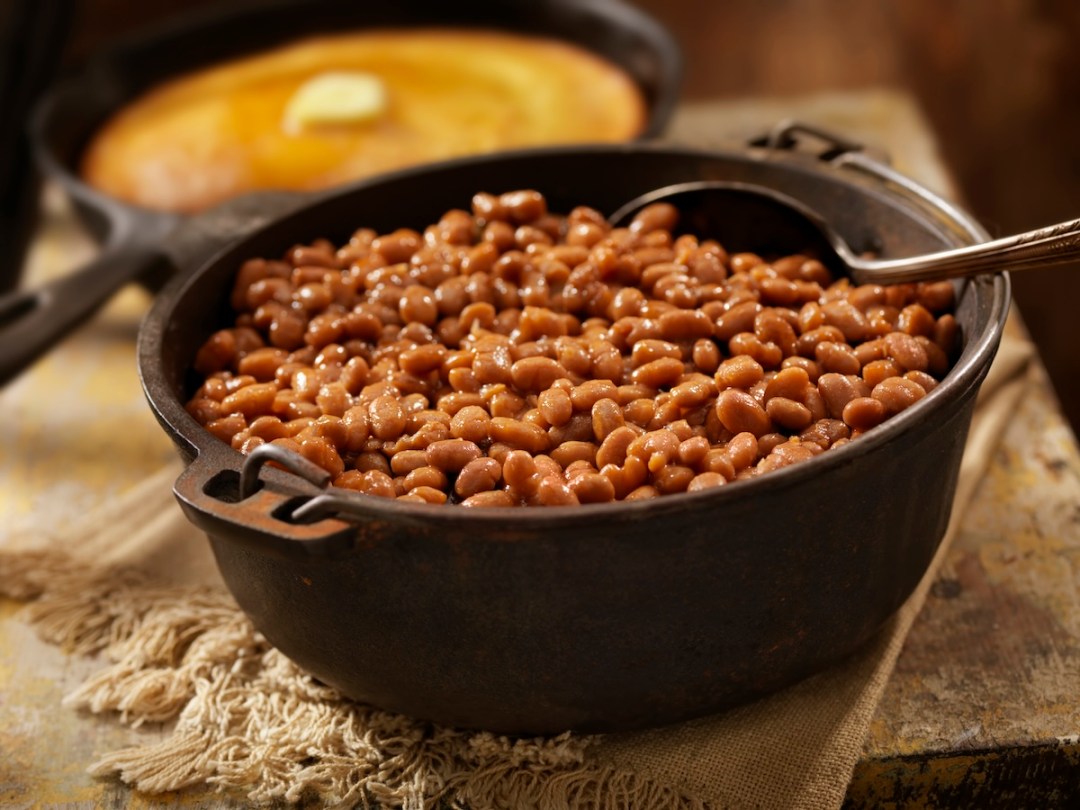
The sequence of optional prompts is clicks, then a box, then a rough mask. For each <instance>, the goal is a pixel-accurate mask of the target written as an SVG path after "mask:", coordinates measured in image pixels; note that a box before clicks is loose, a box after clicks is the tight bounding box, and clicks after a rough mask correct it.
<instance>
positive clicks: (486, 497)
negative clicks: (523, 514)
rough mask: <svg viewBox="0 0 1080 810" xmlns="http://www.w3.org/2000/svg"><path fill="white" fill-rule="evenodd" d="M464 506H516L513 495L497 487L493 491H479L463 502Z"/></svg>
mask: <svg viewBox="0 0 1080 810" xmlns="http://www.w3.org/2000/svg"><path fill="white" fill-rule="evenodd" d="M461 505H462V506H471V507H476V508H486V507H492V506H494V507H500V506H514V505H515V504H514V498H513V496H512V495H511V494H510V493H509V492H506V491H504V490H501V489H497V490H494V491H493V492H477V493H476V494H475V495H470V496H469V497H468V498H466V499H465V500H463V501H462V502H461Z"/></svg>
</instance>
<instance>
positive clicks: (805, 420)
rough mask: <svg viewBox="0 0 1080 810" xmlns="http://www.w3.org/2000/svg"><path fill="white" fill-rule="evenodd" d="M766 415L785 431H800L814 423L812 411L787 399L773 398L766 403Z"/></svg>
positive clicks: (799, 403)
mask: <svg viewBox="0 0 1080 810" xmlns="http://www.w3.org/2000/svg"><path fill="white" fill-rule="evenodd" d="M765 413H766V414H768V416H769V419H771V420H772V421H773V423H774V424H776V425H779V426H780V427H782V428H783V429H784V430H790V431H799V430H803V429H804V428H806V427H808V426H809V425H810V423H811V422H812V421H813V418H814V417H813V415H812V414H811V413H810V409H809V408H807V407H806V406H805V405H803V404H802V403H801V402H796V401H795V400H793V399H788V398H787V397H773V398H772V399H770V400H768V401H767V402H766V403H765Z"/></svg>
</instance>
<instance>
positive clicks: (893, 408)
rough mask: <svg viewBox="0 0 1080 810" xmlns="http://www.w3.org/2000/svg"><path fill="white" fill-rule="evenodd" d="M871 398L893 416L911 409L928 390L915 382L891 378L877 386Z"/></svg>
mask: <svg viewBox="0 0 1080 810" xmlns="http://www.w3.org/2000/svg"><path fill="white" fill-rule="evenodd" d="M870 396H872V397H873V398H874V399H876V400H877V401H878V402H880V403H881V404H882V405H884V406H885V410H886V411H887V412H888V413H889V414H890V415H891V414H895V413H899V412H900V411H902V410H905V409H906V408H910V407H911V406H912V405H914V404H915V403H916V402H918V401H919V400H920V399H922V398H923V397H924V396H926V389H924V388H923V387H922V386H921V385H919V384H918V383H917V382H914V381H913V380H908V379H905V378H904V377H891V378H889V379H887V380H882V381H881V382H879V383H878V384H877V385H875V386H874V390H873V391H871V392H870ZM853 427H854V425H853Z"/></svg>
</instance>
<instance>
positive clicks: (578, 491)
mask: <svg viewBox="0 0 1080 810" xmlns="http://www.w3.org/2000/svg"><path fill="white" fill-rule="evenodd" d="M567 486H569V488H570V490H571V491H572V492H573V493H574V495H575V496H576V497H577V499H578V502H579V503H607V502H608V501H613V500H615V487H614V486H613V485H612V483H611V480H610V479H609V478H607V477H605V476H603V475H601V474H600V473H598V472H585V473H582V474H581V475H577V476H575V477H574V478H573V479H572V480H570V481H568V482H567Z"/></svg>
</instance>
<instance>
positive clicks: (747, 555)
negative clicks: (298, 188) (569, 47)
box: [140, 145, 1008, 733]
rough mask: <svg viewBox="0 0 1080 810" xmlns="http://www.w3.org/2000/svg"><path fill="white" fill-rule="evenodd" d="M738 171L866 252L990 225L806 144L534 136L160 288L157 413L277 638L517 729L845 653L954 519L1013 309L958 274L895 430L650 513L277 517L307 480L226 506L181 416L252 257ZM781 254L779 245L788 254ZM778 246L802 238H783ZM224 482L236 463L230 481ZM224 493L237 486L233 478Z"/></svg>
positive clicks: (365, 196) (590, 717) (358, 199)
mask: <svg viewBox="0 0 1080 810" xmlns="http://www.w3.org/2000/svg"><path fill="white" fill-rule="evenodd" d="M692 179H731V180H743V181H749V182H759V183H762V184H764V185H768V186H772V187H774V188H778V189H780V190H781V191H785V192H786V193H789V194H791V195H792V196H795V197H796V198H798V199H802V200H803V201H805V202H807V203H808V204H810V205H811V206H812V207H815V208H817V209H818V210H820V211H821V212H822V213H823V214H824V215H825V216H826V218H828V219H830V220H832V221H833V222H834V223H835V224H836V225H837V226H838V229H839V230H840V232H841V233H842V234H844V235H845V236H846V237H847V239H848V240H849V241H850V242H851V243H852V244H853V245H854V246H855V247H856V248H857V249H859V248H862V247H867V246H871V245H873V246H875V247H876V248H877V249H879V250H880V251H881V252H882V253H884V254H885V255H902V254H904V253H914V252H916V251H920V250H929V249H932V248H934V247H937V246H943V245H952V244H957V243H960V242H963V241H974V240H977V239H979V238H981V236H982V235H981V232H980V231H979V230H978V227H977V226H976V225H974V223H972V222H971V221H970V220H967V219H965V218H964V217H963V216H962V215H960V214H958V213H956V212H955V211H952V210H951V209H949V208H948V206H946V205H944V204H939V205H936V206H935V205H931V206H929V207H928V206H927V205H926V201H925V200H922V201H917V200H915V199H914V198H912V197H911V196H910V195H908V194H906V193H903V194H902V193H898V192H897V191H896V190H895V189H887V188H886V187H885V185H884V184H883V183H882V182H881V180H880V178H875V177H871V176H868V175H866V174H865V173H864V172H861V171H856V170H853V169H852V168H844V167H842V166H838V165H832V164H826V163H822V162H820V161H817V160H814V159H810V158H806V157H805V156H802V155H792V154H780V153H776V152H773V151H760V150H743V151H733V152H712V153H710V152H700V151H695V150H687V149H677V148H665V147H655V146H644V145H637V146H626V147H596V148H588V149H576V150H573V149H571V150H540V151H533V152H529V153H520V154H511V155H501V156H499V155H496V156H491V157H488V158H479V159H470V160H465V161H455V162H453V163H450V164H444V165H441V166H436V167H428V168H427V169H423V170H416V171H411V172H403V173H399V174H396V175H392V176H388V177H385V178H381V179H376V180H373V181H370V182H367V183H363V184H360V185H358V186H355V187H353V188H352V189H350V190H345V191H342V192H337V193H335V194H332V195H329V196H327V197H326V198H324V199H323V200H321V201H320V202H317V203H315V204H313V205H311V206H309V207H307V208H305V209H303V210H301V211H299V212H297V213H294V214H291V215H289V216H286V217H285V218H283V219H281V220H278V221H277V222H276V223H274V224H273V225H272V226H270V227H268V228H266V229H264V230H262V231H260V232H258V233H256V234H255V235H253V236H251V237H249V238H247V239H245V240H243V241H242V242H241V243H240V244H239V245H237V246H234V247H232V248H229V249H228V250H226V251H225V252H224V253H222V254H220V255H219V256H218V257H217V258H216V259H215V260H214V261H212V262H211V263H210V264H208V265H207V266H205V267H203V268H202V269H201V270H200V271H199V272H198V273H196V274H194V275H193V276H191V277H190V278H188V279H187V280H177V281H176V282H174V283H173V284H171V285H170V287H169V288H167V290H166V291H165V292H164V293H163V295H162V297H161V298H160V299H159V301H158V302H157V304H156V305H155V307H154V309H153V311H152V312H151V314H150V316H149V317H148V319H147V321H146V323H145V324H144V327H143V330H142V333H141V335H140V368H141V372H142V374H143V380H144V386H145V388H146V391H147V396H148V398H149V400H150V403H151V406H152V407H153V409H154V411H155V413H156V414H157V416H158V418H159V420H160V421H161V422H162V424H163V426H164V427H165V429H166V430H167V431H168V432H169V434H170V436H171V437H172V438H173V440H174V441H175V442H176V444H177V446H178V448H179V450H180V451H181V454H182V455H183V456H184V457H185V458H186V459H187V460H189V461H192V460H194V464H192V466H190V467H189V468H188V470H187V472H186V473H185V475H184V476H182V477H181V479H180V480H179V481H178V482H177V494H178V497H179V499H180V501H181V504H182V506H183V508H184V509H185V512H186V513H187V514H188V516H189V517H190V518H191V519H192V521H193V522H194V523H196V525H198V526H200V527H201V528H203V529H204V530H205V531H207V532H208V534H209V536H210V540H211V544H212V546H213V549H214V553H215V555H216V557H217V560H218V564H219V566H220V568H221V571H222V574H223V575H224V577H225V580H226V583H227V584H228V586H229V588H230V589H231V590H232V592H233V593H234V595H235V596H236V598H237V601H238V602H239V603H240V605H241V607H242V608H243V609H244V610H245V611H246V612H247V613H248V615H249V616H250V617H251V618H252V620H253V621H254V623H255V625H256V626H257V627H258V628H259V629H260V630H261V631H262V632H263V633H264V634H265V635H266V637H267V638H268V639H269V641H270V642H271V643H272V644H274V645H275V646H277V647H278V648H280V649H281V650H282V651H283V652H284V653H285V654H286V655H288V656H289V657H291V658H292V659H294V660H295V661H296V662H297V663H299V664H300V665H301V666H302V667H304V668H305V669H307V670H308V671H310V672H311V673H312V674H313V675H315V676H316V677H318V678H319V679H321V680H323V681H325V682H326V683H329V684H332V685H333V686H335V687H337V688H339V689H340V690H341V691H342V692H343V693H345V694H346V695H348V696H350V697H353V698H355V699H357V700H360V701H364V702H368V703H371V704H373V705H375V706H379V707H382V708H385V709H388V710H393V711H399V712H403V713H406V714H410V715H414V716H417V717H420V718H425V719H430V720H433V721H437V722H440V723H444V724H450V725H456V726H466V727H480V728H487V729H491V730H493V731H499V732H507V733H541V732H557V731H562V730H565V729H576V730H580V731H611V730H616V729H629V728H640V727H646V726H654V725H659V724H664V723H670V722H674V721H677V720H681V719H684V718H688V717H693V716H697V715H701V714H705V713H709V712H713V711H716V710H719V709H722V708H724V707H728V706H732V705H735V704H738V703H742V702H745V701H747V700H750V699H752V698H754V697H756V696H759V695H762V694H765V693H768V692H770V691H774V690H776V689H778V688H780V687H783V686H785V685H788V684H791V683H793V682H795V681H797V680H799V679H801V678H803V677H805V676H807V675H809V674H811V673H814V672H817V671H820V670H821V669H822V668H824V667H827V666H828V665H830V664H832V663H834V662H837V661H839V660H841V659H843V658H844V657H845V656H848V655H850V654H851V653H852V652H853V651H854V650H856V649H857V648H858V647H859V646H860V645H862V644H863V643H864V642H866V641H867V639H869V638H870V637H871V636H872V635H873V634H874V633H875V632H876V631H877V630H878V629H880V627H881V626H882V625H883V623H885V622H886V621H887V620H888V619H889V617H890V616H891V615H892V614H893V613H894V612H895V610H896V609H897V608H898V607H899V606H900V605H901V604H902V603H903V601H904V600H905V599H906V598H907V597H908V596H909V595H910V593H911V592H912V590H913V589H914V588H915V586H916V584H917V583H918V582H919V580H920V578H921V577H922V576H923V574H924V572H925V571H926V569H927V567H928V565H929V564H930V561H931V559H932V557H933V555H934V552H935V550H936V549H937V546H938V544H939V542H940V540H941V537H942V535H943V533H944V531H945V527H946V525H947V523H948V519H949V515H950V511H951V507H952V500H953V495H954V492H955V486H956V478H957V474H958V471H959V465H960V459H961V454H962V451H963V446H964V441H965V438H966V435H967V431H968V426H969V423H970V419H971V416H972V412H973V409H974V405H975V396H976V393H977V391H978V387H979V385H980V383H981V382H982V379H983V377H984V376H985V374H986V371H987V369H988V367H989V364H990V361H991V359H992V357H993V354H994V351H995V350H996V347H997V343H998V340H999V339H1000V336H1001V329H1002V324H1003V322H1004V318H1005V314H1006V312H1007V307H1008V282H1007V279H1006V278H1005V277H1003V276H996V277H993V278H989V277H987V278H980V279H978V280H975V281H973V282H970V283H968V284H966V286H965V289H964V291H963V294H962V296H961V300H960V306H959V309H958V319H959V320H960V322H961V325H962V328H963V332H964V349H963V352H962V355H961V357H960V359H959V361H958V363H957V366H956V367H955V368H954V370H953V371H952V372H951V373H950V375H949V377H948V378H947V380H946V382H944V383H943V384H942V385H941V386H939V387H938V388H937V389H936V390H935V391H934V392H932V393H931V394H930V395H929V396H927V397H926V398H925V399H924V400H922V401H921V402H919V403H918V404H917V405H915V406H913V407H912V408H911V409H909V410H908V411H905V412H904V413H902V414H900V415H898V416H897V417H896V418H894V419H893V420H892V421H891V422H890V423H887V424H886V425H884V426H882V427H880V428H878V429H875V431H872V432H871V433H870V434H868V435H866V436H864V437H863V438H861V439H859V440H858V441H857V442H854V443H852V444H851V445H849V446H846V447H843V448H838V449H836V450H833V451H830V452H829V453H826V454H824V455H822V456H820V457H818V458H816V459H813V460H811V461H809V462H805V463H804V464H801V465H796V466H795V467H791V468H787V469H784V470H780V471H777V472H774V473H770V474H769V475H767V476H763V477H761V478H759V479H755V480H753V481H749V482H742V483H739V484H734V485H729V486H727V487H722V488H719V489H717V490H713V491H709V492H702V493H693V494H684V495H675V496H665V497H663V498H659V499H656V500H654V501H651V502H644V503H626V504H603V505H592V506H581V507H572V508H570V507H564V508H536V509H516V510H487V511H484V510H480V511H476V510H461V509H456V508H453V507H445V506H443V507H435V506H430V507H427V506H422V505H415V504H398V503H394V502H388V501H383V500H381V499H365V500H366V504H367V505H365V506H363V507H361V508H360V509H359V510H358V511H357V514H355V515H354V516H353V517H352V518H350V519H349V520H348V521H344V520H340V519H333V518H329V519H325V520H322V521H319V522H317V523H314V524H310V525H303V526H298V525H295V524H292V523H289V522H288V521H287V520H284V519H279V518H276V517H274V516H273V515H279V516H280V515H284V514H285V513H286V512H287V511H288V508H289V504H291V503H292V502H293V500H291V499H295V498H296V497H307V496H309V495H310V494H311V492H312V489H313V488H312V487H310V486H307V485H303V484H297V483H295V482H291V477H290V476H287V475H286V474H284V473H278V472H277V471H274V472H272V473H271V474H269V475H268V476H266V483H265V486H264V487H263V489H262V490H260V492H259V493H258V495H257V496H253V497H252V498H251V499H248V500H247V501H245V502H241V503H236V502H235V501H236V497H235V494H232V495H228V496H225V495H223V494H222V493H224V492H226V490H229V491H230V492H232V493H235V486H234V485H233V483H230V482H235V478H236V474H237V471H238V470H239V468H240V464H241V463H242V457H241V456H240V455H239V454H238V453H236V452H235V451H233V450H231V449H230V448H228V447H226V446H225V445H223V444H221V443H219V442H217V441H216V440H214V439H213V438H211V437H210V436H209V434H207V433H206V432H205V431H203V430H202V428H200V427H199V426H198V425H197V424H196V423H195V422H194V421H193V420H192V419H191V418H190V417H189V416H188V415H187V414H186V413H185V412H184V410H183V407H182V404H181V403H182V401H183V399H184V398H185V397H186V395H187V393H188V392H189V390H190V385H191V384H192V382H191V380H189V379H187V377H186V369H187V368H188V367H189V365H190V362H191V358H192V357H193V354H194V351H195V349H196V348H197V346H198V345H199V343H200V342H201V341H202V339H204V338H205V336H206V335H207V334H209V332H210V331H211V330H212V329H213V328H215V326H217V325H218V324H220V323H221V322H222V318H223V317H225V315H224V313H223V311H221V310H220V309H218V310H215V309H214V308H213V307H208V306H207V305H206V302H208V301H220V300H223V299H224V298H225V297H226V296H225V295H224V291H225V290H226V289H227V288H228V285H229V282H230V280H231V277H232V274H233V272H234V271H235V269H236V267H237V266H238V264H239V262H240V261H241V260H242V259H243V258H245V257H249V256H254V255H272V254H273V253H275V252H279V251H281V250H283V249H284V248H286V247H288V246H289V245H290V244H292V243H293V242H295V241H298V240H300V239H303V238H307V239H310V238H314V237H316V236H322V235H329V236H331V237H334V236H341V235H343V234H345V233H348V232H350V231H351V229H352V228H354V227H356V226H358V225H361V224H363V225H367V226H371V227H375V228H376V229H384V228H392V227H398V226H402V225H406V226H414V227H415V226H417V225H423V224H424V223H426V222H429V221H434V218H435V217H437V215H438V214H440V213H441V212H442V211H443V210H445V209H447V208H452V207H464V206H467V204H468V200H469V199H470V198H471V195H472V194H473V193H474V192H476V191H479V190H487V191H492V192H500V191H505V190H509V189H512V188H518V187H532V188H537V189H539V190H541V191H542V192H544V193H545V194H546V195H547V196H548V197H549V199H550V201H551V205H552V208H553V209H556V210H567V209H568V207H569V206H572V205H576V204H590V205H593V206H595V207H597V208H599V209H600V210H602V211H612V210H614V209H615V208H616V207H617V206H618V205H619V203H621V202H622V201H624V200H626V199H628V198H630V197H632V196H634V195H635V194H637V193H639V192H641V191H644V190H647V189H649V188H652V187H655V186H659V185H663V184H666V183H670V182H676V181H685V180H692ZM778 247H779V248H783V247H784V246H783V245H779V246H778ZM789 247H790V246H789ZM222 471H224V472H222ZM230 487H231V490H230Z"/></svg>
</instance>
